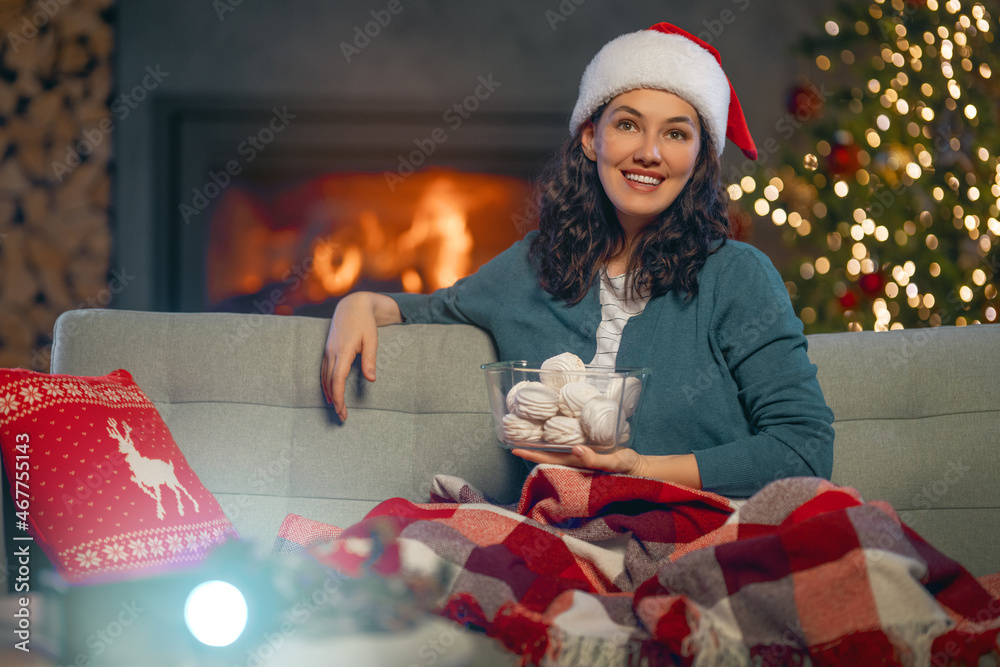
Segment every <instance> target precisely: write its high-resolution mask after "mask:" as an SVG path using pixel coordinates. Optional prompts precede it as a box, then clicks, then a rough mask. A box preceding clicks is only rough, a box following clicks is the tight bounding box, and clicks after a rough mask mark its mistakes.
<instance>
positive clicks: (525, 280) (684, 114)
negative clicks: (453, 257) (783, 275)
mask: <svg viewBox="0 0 1000 667" xmlns="http://www.w3.org/2000/svg"><path fill="white" fill-rule="evenodd" d="M570 132H571V135H572V136H571V138H570V140H569V141H568V142H567V144H566V145H565V146H564V147H563V149H562V151H561V152H560V154H559V155H558V156H557V159H556V161H555V162H554V163H553V165H552V166H551V167H550V169H549V171H548V173H547V174H546V176H545V177H544V178H543V179H542V181H541V184H540V197H541V214H540V222H539V231H538V232H532V233H530V234H528V235H527V236H526V237H525V239H524V240H522V241H519V242H517V243H515V244H514V245H513V246H512V247H511V248H509V249H508V250H506V251H505V252H503V253H502V254H500V255H499V256H498V257H496V258H494V259H493V260H492V261H491V262H489V263H488V264H486V265H484V266H483V267H482V268H480V270H479V271H478V272H477V273H476V274H474V275H472V276H469V277H467V278H465V279H463V280H460V281H459V282H457V283H456V284H455V285H453V286H452V287H450V288H447V289H443V290H438V291H437V292H435V293H434V294H432V295H414V294H393V295H383V294H371V293H356V294H351V295H349V296H347V297H345V298H344V299H343V300H342V301H341V302H340V304H338V307H337V309H336V311H335V313H334V315H333V319H332V322H331V327H330V334H329V336H328V339H327V344H326V353H325V356H324V359H323V370H322V383H323V389H324V392H325V393H326V396H327V399H328V400H329V401H331V402H332V403H333V405H334V407H335V409H336V411H337V414H338V415H339V416H340V418H341V419H345V418H346V417H347V413H346V410H345V408H344V385H345V381H346V378H347V374H348V372H349V371H350V367H351V364H352V362H353V360H354V358H355V357H356V355H357V354H360V355H361V369H362V372H363V374H364V375H365V377H366V378H367V379H368V380H370V381H374V380H375V350H376V347H377V340H378V338H377V327H379V326H384V325H387V324H396V323H401V322H408V323H409V322H439V323H468V324H474V325H477V326H479V327H481V328H483V329H486V330H487V331H488V332H489V333H490V334H491V335H492V336H493V340H494V341H495V343H496V345H497V348H498V353H499V357H500V358H501V359H545V358H547V357H551V356H555V355H556V354H559V353H561V352H567V351H569V352H573V353H574V354H576V355H577V356H579V357H580V358H582V359H584V360H585V361H587V360H591V359H593V360H594V362H596V363H600V364H601V365H614V364H618V365H620V366H645V367H647V368H650V369H651V370H652V374H651V376H650V379H649V381H648V383H647V387H646V392H645V397H644V399H643V414H642V419H641V420H640V423H639V424H637V425H636V426H635V428H636V431H635V435H634V438H633V448H632V449H623V450H619V451H616V452H613V453H610V454H598V453H596V452H594V451H593V450H591V449H590V448H588V447H585V446H575V447H574V448H573V450H572V451H571V452H570V453H565V454H562V453H550V452H539V451H534V450H518V449H515V450H513V453H514V454H516V455H518V456H520V457H522V458H524V459H525V460H527V461H531V462H535V463H559V464H564V465H570V466H576V467H582V468H591V469H595V470H603V471H609V472H619V473H626V474H633V475H641V476H646V477H653V478H656V479H662V480H665V481H671V482H676V483H679V484H684V485H686V486H690V487H693V488H697V489H701V488H704V489H706V490H710V491H713V492H716V493H720V494H725V495H730V496H749V495H752V494H753V493H754V492H756V491H757V490H759V489H760V488H761V487H763V486H764V485H765V484H767V483H768V482H770V481H772V480H774V479H778V478H781V477H789V476H799V475H810V476H821V477H826V478H829V476H830V473H831V470H832V465H833V429H832V427H831V423H832V421H833V414H832V413H831V411H830V410H829V408H828V407H827V406H826V403H825V401H824V399H823V394H822V391H821V390H820V387H819V383H818V382H817V380H816V367H815V366H814V365H812V364H811V363H810V362H809V360H808V357H807V355H806V339H805V337H804V336H803V334H802V323H801V322H800V321H799V320H798V319H797V318H796V317H795V314H794V312H793V310H792V307H791V303H790V301H789V298H788V294H787V292H786V291H785V288H784V284H783V283H782V281H781V279H780V277H779V276H778V273H777V271H775V269H774V267H773V265H771V263H770V261H769V260H768V259H767V257H766V256H765V255H763V254H762V253H761V252H759V251H758V250H756V249H754V248H753V247H752V246H749V245H746V244H743V243H739V242H736V241H732V240H727V237H728V236H729V227H728V220H727V215H726V208H727V203H728V201H727V196H726V193H725V189H724V188H723V184H722V181H721V169H720V163H719V156H720V155H721V153H722V147H723V145H724V142H725V139H726V137H727V136H728V137H729V138H730V139H732V140H733V141H734V143H736V144H737V145H738V146H739V147H740V148H742V149H743V150H744V153H746V154H747V155H748V156H749V157H751V158H756V149H755V148H754V145H753V140H752V139H751V138H750V133H749V131H748V130H747V127H746V122H745V120H744V119H743V112H742V109H741V108H740V105H739V101H738V100H737V98H736V95H735V93H734V92H733V91H732V86H731V85H730V84H729V80H728V78H727V77H726V75H725V73H724V72H723V70H722V67H721V60H720V58H719V55H718V53H717V52H716V51H715V49H713V48H712V47H711V46H709V45H707V44H705V43H704V42H702V41H701V40H699V39H698V38H696V37H694V36H692V35H690V34H689V33H687V32H684V31H683V30H680V29H679V28H676V27H675V26H672V25H670V24H667V23H660V24H657V25H655V26H653V27H651V28H650V29H649V30H645V31H640V32H636V33H631V34H627V35H623V36H621V37H619V38H617V39H615V40H613V41H611V42H609V43H608V44H607V45H605V46H604V48H602V49H601V51H600V52H599V53H598V54H597V56H595V58H594V60H593V61H592V62H591V63H590V65H589V66H588V67H587V70H586V71H585V72H584V75H583V80H582V82H581V84H580V96H579V99H578V100H577V103H576V107H575V109H574V111H573V115H572V118H571V121H570Z"/></svg>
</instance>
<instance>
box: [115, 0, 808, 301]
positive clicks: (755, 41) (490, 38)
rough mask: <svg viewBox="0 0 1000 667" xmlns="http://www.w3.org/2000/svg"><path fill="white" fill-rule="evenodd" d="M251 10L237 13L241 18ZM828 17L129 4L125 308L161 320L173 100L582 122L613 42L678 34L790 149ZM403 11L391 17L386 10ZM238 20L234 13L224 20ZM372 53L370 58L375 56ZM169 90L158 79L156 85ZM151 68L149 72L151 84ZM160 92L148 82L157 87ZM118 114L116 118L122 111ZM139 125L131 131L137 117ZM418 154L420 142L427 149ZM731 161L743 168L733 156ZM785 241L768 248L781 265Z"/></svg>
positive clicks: (737, 0) (741, 3) (638, 0)
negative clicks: (159, 103)
mask: <svg viewBox="0 0 1000 667" xmlns="http://www.w3.org/2000/svg"><path fill="white" fill-rule="evenodd" d="M236 2H239V4H238V5H235V3H236ZM825 4H827V3H826V2H821V3H802V2H797V3H792V2H788V3H782V2H764V1H763V0H706V1H703V2H697V3H694V2H680V1H679V0H669V1H667V2H664V1H662V0H660V1H652V0H633V1H632V2H628V3H624V2H620V1H619V2H612V1H611V0H562V1H561V2H560V1H558V0H542V1H538V0H477V2H475V3H471V2H468V1H467V0H466V1H464V2H460V1H458V0H442V1H437V2H431V1H429V0H427V1H421V0H396V1H394V2H390V1H389V0H375V1H373V2H352V3H346V2H336V3H334V2H330V1H327V2H322V1H320V0H286V1H283V2H278V1H276V0H274V1H270V2H265V1H262V0H261V1H258V2H250V1H249V0H243V1H241V0H215V1H214V2H208V1H206V0H174V1H172V2H167V3H157V2H148V0H120V2H119V26H118V36H117V44H118V53H117V64H116V69H117V71H116V77H117V87H118V89H119V91H120V92H126V91H129V90H132V89H133V88H134V87H135V86H142V85H143V84H144V83H145V84H146V85H145V87H146V88H147V89H151V90H149V91H148V93H147V95H146V99H144V100H142V101H139V102H136V101H134V100H133V101H132V106H134V108H132V107H130V106H128V105H119V106H118V107H112V109H113V113H114V118H115V120H116V129H115V133H114V141H115V169H116V175H115V178H116V180H115V195H114V197H115V210H114V220H115V234H116V247H115V255H114V260H113V264H114V266H115V267H118V268H124V269H125V270H127V272H128V273H129V274H130V275H135V276H136V278H135V279H134V280H133V281H132V282H131V283H130V284H129V286H128V289H126V290H124V291H123V292H122V293H121V294H119V295H118V296H117V297H116V300H115V304H114V305H115V306H116V307H120V308H134V309H152V308H155V307H156V303H155V299H154V296H153V295H154V292H155V290H154V289H153V284H152V282H153V280H154V278H153V271H154V266H155V262H154V261H153V259H154V257H155V255H156V253H158V252H161V251H162V248H159V247H157V243H156V242H155V236H154V234H153V229H152V225H153V219H154V214H155V211H154V203H153V202H154V201H155V198H154V196H153V192H154V187H155V185H156V183H155V177H154V174H153V165H154V163H155V158H156V156H155V154H154V153H153V144H154V142H153V136H152V133H153V129H152V122H153V117H154V114H153V108H154V107H155V105H156V99H157V98H158V97H159V96H177V95H212V96H223V97H225V96H234V97H247V96H261V97H265V98H269V99H277V100H280V99H283V98H285V97H287V98H288V99H290V100H292V99H298V100H301V99H303V98H309V97H316V98H320V99H323V100H327V101H331V102H337V101H345V102H359V101H360V102H366V103H370V104H372V105H374V106H378V105H385V106H390V107H394V108H395V107H400V106H402V107H405V106H420V107H422V108H431V109H434V108H440V109H442V110H444V109H446V108H448V107H449V106H451V105H452V104H453V103H455V102H457V101H459V100H461V99H462V98H463V97H465V96H466V95H468V94H470V93H471V92H472V91H473V90H474V89H475V87H476V82H477V78H478V77H479V76H481V75H482V76H487V75H492V76H493V79H494V80H495V81H498V82H500V84H501V85H500V87H499V88H497V91H496V93H495V94H494V97H495V100H494V99H493V98H491V99H490V101H489V102H490V103H491V104H497V105H499V106H503V107H504V108H508V109H525V110H533V109H538V110H551V109H563V110H565V113H566V116H567V118H568V116H569V112H570V110H571V109H572V106H573V103H574V101H575V99H576V93H577V89H578V86H579V80H580V75H581V74H582V72H583V69H584V67H585V66H586V64H587V62H589V60H590V58H591V57H592V56H593V55H594V54H595V53H596V52H597V50H598V49H599V48H600V47H601V46H602V45H603V44H604V43H606V42H607V41H609V40H610V39H611V38H613V37H616V36H618V35H619V34H622V33H625V32H631V31H633V30H637V29H641V28H644V27H647V26H648V25H650V24H652V23H655V22H658V21H663V20H668V21H670V22H672V23H676V24H677V25H680V26H681V27H683V28H685V29H687V30H689V31H691V32H695V33H705V35H706V36H711V42H712V44H713V45H714V46H716V47H717V48H718V49H719V50H720V51H721V53H722V57H723V65H724V67H725V69H726V71H727V73H728V75H729V77H730V79H731V81H732V83H733V85H734V86H735V88H736V91H737V93H738V94H739V96H740V98H741V101H742V102H743V107H744V109H745V111H746V115H747V117H748V122H749V125H750V129H751V131H752V133H753V134H754V137H755V139H756V140H757V143H758V145H761V144H762V143H763V141H764V140H765V139H766V138H768V137H772V136H774V137H778V136H779V135H778V133H777V132H776V130H775V124H776V123H777V122H778V121H779V119H780V118H781V117H782V116H784V115H785V113H786V111H785V108H784V97H785V93H786V91H787V90H788V88H789V87H790V85H791V84H792V82H793V81H794V80H795V79H796V77H797V76H799V75H801V74H805V73H807V71H808V70H807V69H806V67H805V66H804V65H803V64H802V63H801V62H799V61H797V60H795V59H793V58H792V56H791V54H790V51H789V49H790V47H791V45H792V44H793V43H794V42H795V40H796V39H797V38H798V37H799V36H800V35H801V34H802V33H803V32H815V31H817V30H818V29H819V28H820V26H821V25H822V19H821V12H820V9H819V8H820V7H822V6H824V5H825ZM390 5H392V6H393V7H394V8H396V9H398V10H399V11H398V13H397V14H394V15H393V14H389V13H388V12H387V11H386V10H387V7H389V6H390ZM227 7H228V8H230V9H231V11H224V8H227ZM372 11H375V12H378V13H380V16H381V18H382V19H383V21H384V20H385V18H386V17H387V16H388V17H391V19H390V20H389V21H388V23H387V25H385V26H384V27H380V29H379V30H380V32H379V34H378V35H377V36H376V37H374V38H372V39H370V42H369V43H368V44H367V45H366V46H364V47H363V48H362V49H359V50H360V53H357V52H355V53H352V54H350V55H351V61H350V62H348V58H347V57H346V56H345V54H344V53H343V50H342V43H344V42H347V43H350V42H352V41H353V40H354V39H355V37H356V28H358V27H363V26H364V25H365V23H367V22H370V21H372V20H373V17H372V14H371V12H372ZM360 43H362V44H363V42H360ZM157 67H158V68H159V70H158V71H159V75H158V76H156V77H153V76H151V74H150V72H157ZM147 68H148V69H147ZM144 79H145V82H144ZM116 109H117V110H116ZM126 112H127V115H125V114H126ZM414 138H416V137H414ZM724 159H725V160H726V161H727V162H728V163H729V164H739V162H741V161H742V156H741V154H740V153H739V151H738V150H737V149H735V148H734V147H733V146H729V147H728V148H727V149H726V153H725V155H724ZM769 231H770V230H766V229H760V230H758V235H757V237H755V242H757V243H758V244H759V245H761V246H762V247H765V249H767V245H768V244H769V243H772V244H773V235H769V234H768V232H769Z"/></svg>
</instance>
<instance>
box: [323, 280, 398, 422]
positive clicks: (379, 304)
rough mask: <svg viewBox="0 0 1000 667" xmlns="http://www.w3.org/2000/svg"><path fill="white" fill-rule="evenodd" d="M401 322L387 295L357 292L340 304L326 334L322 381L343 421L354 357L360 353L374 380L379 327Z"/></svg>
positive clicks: (366, 373) (365, 370)
mask: <svg viewBox="0 0 1000 667" xmlns="http://www.w3.org/2000/svg"><path fill="white" fill-rule="evenodd" d="M402 321H403V318H402V315H401V314H400V312H399V307H398V306H397V305H396V302H395V301H394V300H393V299H392V298H390V297H388V296H385V295H384V294H375V293H373V292H355V293H353V294H348V295H347V296H345V297H344V298H343V299H341V300H340V303H338V304H337V308H336V309H335V310H334V312H333V318H332V319H331V321H330V333H329V334H328V335H327V337H326V349H325V350H324V353H323V366H322V369H321V371H320V384H321V385H322V387H323V394H324V396H326V400H327V402H328V403H332V404H333V409H334V410H335V411H336V412H337V416H338V417H340V421H344V420H345V419H347V406H346V405H345V403H344V389H345V386H346V384H347V376H348V374H349V373H350V372H351V366H352V365H353V363H354V358H355V357H356V356H357V355H358V354H361V372H362V374H363V375H364V376H365V378H366V379H367V380H368V381H369V382H374V381H375V352H376V350H377V349H378V327H380V326H383V325H386V324H396V323H399V322H402Z"/></svg>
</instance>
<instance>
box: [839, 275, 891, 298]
mask: <svg viewBox="0 0 1000 667" xmlns="http://www.w3.org/2000/svg"><path fill="white" fill-rule="evenodd" d="M884 286H885V277H884V276H883V275H882V272H881V271H875V272H874V273H866V274H865V275H863V276H861V277H860V278H859V279H858V287H860V288H861V291H862V292H864V293H865V294H867V295H868V296H876V295H878V294H880V293H881V292H882V288H883V287H884ZM848 294H849V292H848ZM845 296H846V295H845Z"/></svg>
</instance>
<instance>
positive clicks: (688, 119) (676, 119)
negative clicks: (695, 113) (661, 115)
mask: <svg viewBox="0 0 1000 667" xmlns="http://www.w3.org/2000/svg"><path fill="white" fill-rule="evenodd" d="M619 111H626V112H628V113H630V114H633V115H635V116H637V117H638V118H645V116H644V115H643V114H642V112H641V111H639V110H638V109H634V108H632V107H630V106H628V105H626V104H623V105H621V106H620V107H615V109H614V111H613V112H612V113H618V112H619ZM663 122H664V124H669V123H687V124H688V125H690V126H691V127H692V128H693V127H694V126H695V125H694V121H693V120H691V117H690V116H672V117H670V118H667V119H666V120H664V121H663Z"/></svg>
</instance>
